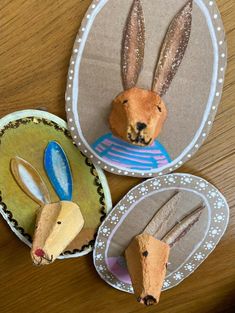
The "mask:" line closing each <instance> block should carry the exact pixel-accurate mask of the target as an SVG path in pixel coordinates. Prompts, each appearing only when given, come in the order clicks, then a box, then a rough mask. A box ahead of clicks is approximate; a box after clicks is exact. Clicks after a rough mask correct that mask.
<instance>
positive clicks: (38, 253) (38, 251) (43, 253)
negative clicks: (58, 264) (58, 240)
mask: <svg viewBox="0 0 235 313" xmlns="http://www.w3.org/2000/svg"><path fill="white" fill-rule="evenodd" d="M34 253H35V255H36V256H38V257H44V255H45V252H44V251H43V250H42V249H37V250H35V251H34Z"/></svg>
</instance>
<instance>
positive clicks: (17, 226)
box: [0, 110, 112, 258]
mask: <svg viewBox="0 0 235 313" xmlns="http://www.w3.org/2000/svg"><path fill="white" fill-rule="evenodd" d="M51 140H55V141H57V142H58V143H59V144H60V145H61V146H62V147H63V149H64V151H65V152H66V154H67V156H68V158H69V162H70V166H71V170H72V174H73V186H74V188H73V201H74V202H76V203H77V204H79V206H80V208H81V211H82V214H83V216H84V219H85V225H84V228H83V230H82V231H81V233H80V234H79V235H78V236H77V237H76V238H75V240H74V241H73V242H72V243H71V244H70V245H69V246H68V247H67V248H66V251H64V252H63V254H62V255H61V256H60V257H61V258H65V257H77V256H81V255H85V254H87V253H89V252H90V251H91V250H92V246H93V243H94V239H95V236H96V232H97V229H98V227H99V225H100V223H101V221H102V220H103V219H104V218H105V216H106V213H107V212H108V211H109V210H110V209H111V206H112V205H111V197H110V192H109V188H108V184H107V181H106V178H105V176H104V174H103V171H102V170H101V169H100V168H98V167H96V166H94V165H93V164H92V162H91V161H90V160H88V159H87V158H86V157H85V156H83V155H82V154H81V153H80V152H79V150H78V149H77V147H76V146H75V145H74V143H73V140H72V139H71V136H70V133H69V132H68V130H67V125H66V123H65V122H64V121H63V120H62V119H60V118H58V117H57V116H55V115H52V114H50V113H47V112H42V111H37V110H26V111H19V112H15V113H13V114H10V115H7V116H5V117H4V118H2V119H1V120H0V156H1V157H0V172H1V175H0V213H1V214H2V216H3V218H4V219H5V220H6V222H7V223H8V225H9V226H10V228H11V230H12V231H13V232H14V233H15V234H16V235H17V236H18V237H19V238H20V239H21V240H22V241H23V242H25V243H26V244H27V245H29V246H30V245H31V242H32V236H33V233H34V226H35V218H36V211H37V208H38V205H37V204H36V203H35V202H34V201H33V200H31V199H30V198H28V196H27V195H26V194H25V193H24V192H23V191H22V190H21V189H20V188H19V186H18V185H17V183H16V182H15V180H14V178H13V176H12V174H11V171H10V160H11V158H13V157H16V156H19V157H21V158H23V159H25V160H27V161H28V162H29V163H31V164H32V165H33V166H34V167H35V168H36V169H37V170H38V172H39V173H40V175H41V176H42V178H43V180H44V181H45V183H46V185H47V187H48V189H49V192H50V195H51V200H52V201H53V202H56V201H58V197H57V195H56V194H55V192H54V190H53V188H52V186H51V184H50V182H49V180H48V178H47V175H46V173H45V170H44V167H43V154H44V149H45V148H46V146H47V144H48V142H49V141H51Z"/></svg>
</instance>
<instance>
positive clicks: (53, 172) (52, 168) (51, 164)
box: [44, 141, 73, 201]
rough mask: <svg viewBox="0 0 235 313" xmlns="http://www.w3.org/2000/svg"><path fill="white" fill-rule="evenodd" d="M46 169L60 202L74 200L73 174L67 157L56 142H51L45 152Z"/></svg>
mask: <svg viewBox="0 0 235 313" xmlns="http://www.w3.org/2000/svg"><path fill="white" fill-rule="evenodd" d="M44 168H45V170H46V173H47V176H48V177H49V179H50V182H51V184H52V186H53V187H54V189H55V192H56V193H57V195H58V197H59V198H60V200H64V201H71V200H72V191H73V190H72V189H73V181H72V173H71V169H70V165H69V161H68V159H67V156H66V154H65V152H64V150H63V149H62V147H61V146H60V145H59V144H58V143H57V142H55V141H51V142H49V144H48V146H47V147H46V149H45V152H44Z"/></svg>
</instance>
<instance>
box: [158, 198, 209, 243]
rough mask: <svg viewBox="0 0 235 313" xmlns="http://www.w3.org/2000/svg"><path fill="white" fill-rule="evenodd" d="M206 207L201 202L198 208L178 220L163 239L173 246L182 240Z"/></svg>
mask: <svg viewBox="0 0 235 313" xmlns="http://www.w3.org/2000/svg"><path fill="white" fill-rule="evenodd" d="M204 209H205V206H204V205H203V204H201V205H200V206H199V207H198V208H197V209H196V210H194V211H193V212H192V213H190V214H188V215H187V216H186V217H185V218H184V219H182V220H181V221H180V222H178V223H177V224H176V225H175V226H174V227H173V228H172V229H171V230H170V231H169V232H168V233H167V234H166V235H165V236H164V238H163V239H162V241H164V242H165V243H167V244H168V245H169V246H170V247H171V248H172V247H173V246H174V245H175V244H176V243H177V242H178V241H180V240H181V239H182V238H183V237H184V236H185V235H186V234H187V233H188V232H189V231H190V230H191V228H192V227H193V226H194V224H196V223H197V222H198V220H199V218H200V216H201V214H202V212H203V210H204Z"/></svg>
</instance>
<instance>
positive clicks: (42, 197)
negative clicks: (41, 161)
mask: <svg viewBox="0 0 235 313" xmlns="http://www.w3.org/2000/svg"><path fill="white" fill-rule="evenodd" d="M11 172H12V175H13V177H14V178H15V181H16V182H17V184H18V185H19V186H20V188H21V189H22V190H23V191H24V192H25V193H26V194H27V195H28V196H29V197H30V198H31V199H32V200H34V201H35V202H36V203H38V204H39V205H40V206H43V205H45V204H46V203H50V202H51V200H50V195H49V191H48V189H47V187H46V185H45V183H44V181H43V180H42V177H41V176H40V174H39V173H38V172H37V170H36V169H35V168H34V167H33V166H32V165H31V164H30V163H28V162H27V161H25V160H24V159H21V158H19V157H15V158H12V159H11Z"/></svg>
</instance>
